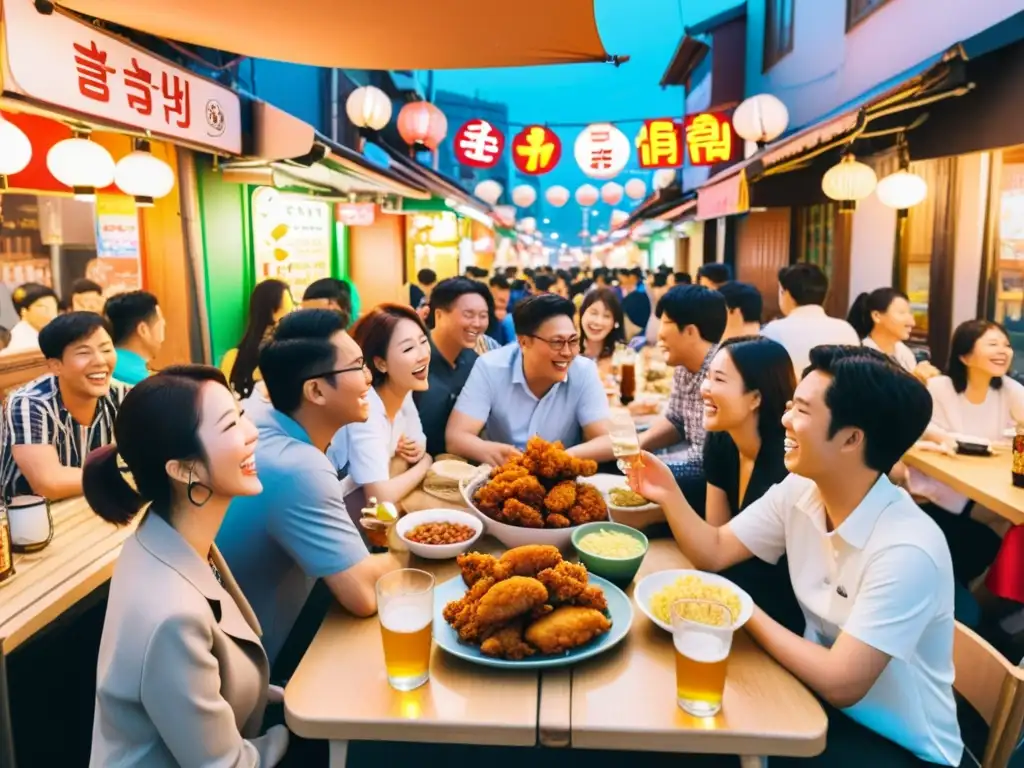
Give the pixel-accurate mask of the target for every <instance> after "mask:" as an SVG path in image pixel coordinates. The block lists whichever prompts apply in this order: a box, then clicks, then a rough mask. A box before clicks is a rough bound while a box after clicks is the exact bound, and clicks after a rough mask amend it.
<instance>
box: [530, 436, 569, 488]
mask: <svg viewBox="0 0 1024 768" xmlns="http://www.w3.org/2000/svg"><path fill="white" fill-rule="evenodd" d="M572 462H573V459H572V457H571V456H569V454H567V453H566V452H565V448H564V447H563V446H562V444H561V443H560V442H558V441H555V442H553V443H549V442H547V441H546V440H543V439H541V438H539V437H537V436H534V437H531V438H530V440H529V441H528V442H527V443H526V452H525V453H524V454H523V466H524V467H526V468H527V469H528V470H530V473H531V474H534V475H536V476H537V477H540V478H543V479H544V480H556V481H557V480H567V479H570V478H571V477H572V475H571V465H572Z"/></svg>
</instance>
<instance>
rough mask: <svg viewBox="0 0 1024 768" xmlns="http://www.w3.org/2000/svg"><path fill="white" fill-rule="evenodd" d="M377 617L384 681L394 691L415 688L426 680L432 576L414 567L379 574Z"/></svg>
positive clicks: (432, 591)
mask: <svg viewBox="0 0 1024 768" xmlns="http://www.w3.org/2000/svg"><path fill="white" fill-rule="evenodd" d="M377 617H378V618H379V619H380V634H381V638H382V639H383V641H384V664H385V666H386V667H387V673H388V683H389V684H390V685H391V687H392V688H394V689H395V690H397V691H411V690H413V689H414V688H419V687H420V686H421V685H423V684H424V683H425V682H427V680H429V679H430V644H431V639H432V634H431V630H432V627H433V617H434V577H433V576H431V575H430V574H429V573H427V572H426V571H419V570H416V569H415V568H403V569H401V570H397V571H392V572H391V573H388V574H385V575H384V576H381V577H380V578H379V579H378V580H377Z"/></svg>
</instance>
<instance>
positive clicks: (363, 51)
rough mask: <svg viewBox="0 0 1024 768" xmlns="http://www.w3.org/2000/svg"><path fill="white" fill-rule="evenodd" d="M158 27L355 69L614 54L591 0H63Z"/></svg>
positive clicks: (257, 52)
mask: <svg viewBox="0 0 1024 768" xmlns="http://www.w3.org/2000/svg"><path fill="white" fill-rule="evenodd" d="M57 4H58V5H60V6H63V7H65V8H68V9H70V10H73V11H78V12H79V13H83V14H87V15H89V16H96V17H98V18H101V19H105V20H107V21H111V22H114V23H116V24H121V25H123V26H126V27H132V28H134V29H138V30H141V31H143V32H148V33H149V34H152V35H156V36H158V37H164V38H170V39H172V40H177V41H179V42H184V43H192V44H195V45H201V46H206V47H209V48H217V49H220V50H224V51H230V52H232V53H237V54H241V55H244V56H251V57H256V58H263V59H277V60H280V61H291V62H297V63H301V64H311V65H314V66H321V67H339V68H351V69H470V68H485V67H521V66H528V65H534V64H569V63H579V62H593V61H612V60H614V59H613V57H610V56H609V55H608V54H607V53H606V52H605V50H604V46H603V45H602V44H601V38H600V36H599V35H598V33H597V23H596V21H595V20H594V1H593V0H514V2H507V3H506V2H494V3H492V2H488V1H487V0H373V2H370V1H369V0H347V1H342V0H293V2H281V0H133V1H132V2H125V0H58V2H57Z"/></svg>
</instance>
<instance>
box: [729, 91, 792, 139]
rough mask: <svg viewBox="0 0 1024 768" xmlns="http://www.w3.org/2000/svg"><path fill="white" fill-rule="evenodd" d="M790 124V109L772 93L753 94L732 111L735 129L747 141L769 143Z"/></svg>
mask: <svg viewBox="0 0 1024 768" xmlns="http://www.w3.org/2000/svg"><path fill="white" fill-rule="evenodd" d="M788 125H789V110H788V109H786V105H785V104H783V103H782V102H781V101H780V100H779V99H778V98H777V97H775V96H772V95H771V94H770V93H761V94H758V95H757V96H751V97H750V98H749V99H747V100H746V101H744V102H743V103H742V104H740V105H739V106H738V107H736V111H735V112H733V113H732V127H733V130H734V131H736V133H737V134H738V135H739V136H740V137H741V138H743V139H746V140H747V141H756V142H757V143H758V144H767V143H768V142H769V141H774V140H775V139H777V138H779V136H781V135H782V134H783V133H784V132H785V130H786V127H787V126H788Z"/></svg>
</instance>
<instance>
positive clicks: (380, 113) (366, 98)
mask: <svg viewBox="0 0 1024 768" xmlns="http://www.w3.org/2000/svg"><path fill="white" fill-rule="evenodd" d="M391 109H392V107H391V99H389V98H388V96H387V94H386V93H384V91H382V90H381V89H380V88H377V87H375V86H372V85H364V86H363V87H361V88H356V89H355V90H354V91H352V93H350V94H349V95H348V99H347V100H346V101H345V114H347V115H348V119H349V121H350V122H351V123H352V125H354V126H356V127H357V128H369V129H370V130H372V131H379V130H381V129H383V128H384V127H385V126H386V125H387V124H388V123H389V122H390V121H391Z"/></svg>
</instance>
